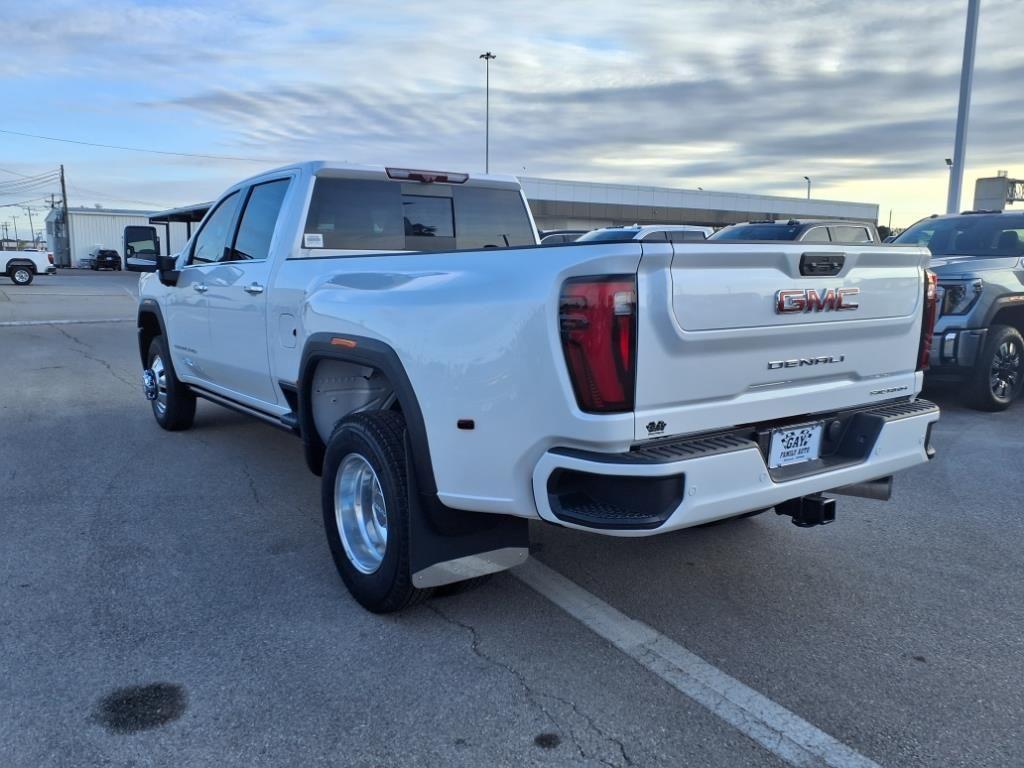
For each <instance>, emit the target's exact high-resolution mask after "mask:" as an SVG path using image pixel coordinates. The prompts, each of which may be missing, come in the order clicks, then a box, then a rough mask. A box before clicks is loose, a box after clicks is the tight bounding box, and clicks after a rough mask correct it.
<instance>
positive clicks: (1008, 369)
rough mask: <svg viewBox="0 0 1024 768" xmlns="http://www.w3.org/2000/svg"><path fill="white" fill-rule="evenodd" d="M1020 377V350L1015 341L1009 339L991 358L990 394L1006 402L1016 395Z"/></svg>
mask: <svg viewBox="0 0 1024 768" xmlns="http://www.w3.org/2000/svg"><path fill="white" fill-rule="evenodd" d="M1020 377H1021V349H1020V347H1019V346H1018V345H1017V342H1016V341H1013V340H1012V339H1009V340H1007V341H1004V342H1003V343H1002V344H1000V345H999V349H997V350H996V354H995V356H993V358H992V370H991V371H990V378H989V386H991V387H992V394H993V395H995V396H996V397H998V398H1000V399H1001V400H1006V399H1009V398H1011V397H1013V395H1014V394H1015V393H1016V391H1017V385H1018V383H1019V382H1020Z"/></svg>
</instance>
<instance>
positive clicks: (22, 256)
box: [0, 250, 57, 285]
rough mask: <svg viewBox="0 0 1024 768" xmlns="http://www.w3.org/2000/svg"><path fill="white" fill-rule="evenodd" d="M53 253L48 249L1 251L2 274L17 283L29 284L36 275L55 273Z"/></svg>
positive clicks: (0, 273)
mask: <svg viewBox="0 0 1024 768" xmlns="http://www.w3.org/2000/svg"><path fill="white" fill-rule="evenodd" d="M55 274H57V267H55V266H54V264H53V254H52V253H50V252H48V251H35V250H27V251H0V275H5V276H6V277H8V278H10V280H11V282H12V283H14V284H15V285H28V284H29V283H31V282H32V280H33V279H34V278H35V276H36V275H55Z"/></svg>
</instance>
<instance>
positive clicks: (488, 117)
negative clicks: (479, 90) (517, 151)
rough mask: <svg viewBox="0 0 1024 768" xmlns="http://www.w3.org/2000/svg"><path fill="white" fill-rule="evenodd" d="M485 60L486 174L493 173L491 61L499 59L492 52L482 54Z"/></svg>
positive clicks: (481, 56)
mask: <svg viewBox="0 0 1024 768" xmlns="http://www.w3.org/2000/svg"><path fill="white" fill-rule="evenodd" d="M480 58H481V59H483V60H484V103H485V108H484V109H485V111H484V173H490V172H491V59H496V58H498V57H497V56H495V55H494V54H493V53H491V52H490V51H487V53H481V54H480Z"/></svg>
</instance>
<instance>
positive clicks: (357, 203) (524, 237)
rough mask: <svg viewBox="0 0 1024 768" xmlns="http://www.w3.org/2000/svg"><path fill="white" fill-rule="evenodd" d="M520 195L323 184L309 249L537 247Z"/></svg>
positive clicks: (310, 222) (316, 196)
mask: <svg viewBox="0 0 1024 768" xmlns="http://www.w3.org/2000/svg"><path fill="white" fill-rule="evenodd" d="M536 243H537V241H536V236H535V234H534V230H533V227H532V225H531V223H530V217H529V213H528V211H527V210H526V205H525V203H524V202H523V198H522V195H521V194H520V192H519V190H518V189H512V188H509V189H500V188H491V187H485V186H475V185H472V184H469V185H465V186H463V185H455V184H441V183H435V184H424V183H420V182H399V181H386V180H379V181H378V180H369V179H345V178H331V177H321V178H318V179H317V180H316V182H315V184H314V187H313V195H312V199H311V200H310V204H309V211H308V213H307V216H306V224H305V228H304V231H303V239H302V245H303V247H304V248H312V249H319V248H323V249H326V250H352V251H450V250H468V249H475V248H503V247H514V246H523V245H536Z"/></svg>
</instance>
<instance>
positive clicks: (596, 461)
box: [138, 162, 939, 612]
mask: <svg viewBox="0 0 1024 768" xmlns="http://www.w3.org/2000/svg"><path fill="white" fill-rule="evenodd" d="M536 243H537V232H536V228H535V226H534V223H533V219H532V217H531V215H530V211H529V207H528V205H527V203H526V200H525V198H524V197H523V194H522V191H521V190H520V188H519V185H518V183H517V182H516V180H515V179H514V178H511V177H502V176H473V177H469V176H467V175H465V174H454V173H443V172H431V171H412V170H407V169H396V168H369V167H352V166H344V165H338V164H330V163H324V162H307V163H301V164H297V165H293V166H288V167H285V168H280V169H277V170H274V171H270V172H267V173H264V174H261V175H259V176H256V177H253V178H251V179H247V180H245V181H242V182H240V183H238V184H236V185H235V186H233V187H231V188H230V189H229V190H227V192H225V193H224V195H223V196H222V197H221V198H220V199H219V200H218V201H217V202H216V203H215V204H214V205H213V206H212V207H211V209H210V211H209V213H208V214H207V215H206V218H205V219H204V220H203V222H202V224H201V226H200V227H199V228H198V229H197V231H196V232H195V233H194V234H193V236H192V238H191V239H190V241H189V242H188V244H187V245H186V247H185V248H184V250H183V251H182V252H181V253H180V254H178V255H177V256H162V257H160V258H159V270H158V271H157V272H156V273H152V274H145V275H143V276H142V277H141V278H140V306H139V315H138V333H139V350H140V353H141V356H142V364H143V367H144V369H145V370H144V373H143V384H144V389H145V393H146V396H147V397H148V398H149V399H150V400H151V401H152V407H153V413H154V415H155V416H156V420H157V422H158V423H159V424H160V426H162V427H163V428H165V429H169V430H177V429H185V428H187V427H189V426H191V424H192V422H193V418H194V415H195V407H196V398H197V397H201V398H205V399H207V400H210V401H213V402H215V403H219V404H221V405H224V406H227V407H229V408H234V409H236V410H239V411H242V412H244V413H247V414H250V415H252V416H256V417H258V418H260V419H263V420H265V421H267V422H270V423H272V424H275V425H277V426H279V427H283V428H285V429H287V430H291V431H292V432H294V433H296V434H297V435H299V436H300V437H301V439H302V442H303V444H304V447H305V456H306V461H307V463H308V465H309V468H310V469H311V470H312V471H313V472H314V473H316V474H318V475H321V476H322V478H323V480H322V504H323V517H324V524H325V527H326V533H327V539H328V542H329V544H330V549H331V553H332V555H333V558H334V561H335V563H336V565H337V568H338V571H339V572H340V574H341V577H342V579H343V580H344V582H345V584H346V585H347V586H348V588H349V590H350V591H351V593H352V594H353V596H354V597H355V598H356V599H357V600H358V601H359V602H360V603H361V604H362V605H363V606H365V607H366V608H368V609H370V610H373V611H378V612H384V611H394V610H398V609H401V608H402V607H404V606H407V605H409V604H411V603H412V602H414V601H416V600H419V599H422V598H423V597H425V596H426V595H427V594H429V592H430V590H431V588H433V587H437V586H440V585H443V584H449V583H453V582H457V581H460V580H466V579H472V578H474V577H478V576H482V575H485V574H488V573H491V572H494V571H498V570H501V569H503V568H508V567H511V566H514V565H516V564H518V563H520V562H522V561H523V560H525V559H526V557H527V555H528V540H527V522H528V521H529V520H544V521H547V522H549V523H553V524H555V525H561V526H566V527H569V528H577V529H580V530H586V531H592V532H598V533H604V534H608V535H615V536H648V535H652V534H657V533H663V532H666V531H673V530H677V529H680V528H686V527H688V526H693V525H698V524H701V523H707V522H709V521H713V520H719V519H722V518H727V517H735V516H740V515H745V514H751V513H754V512H757V511H762V510H764V509H768V508H772V507H774V508H775V510H776V512H778V513H779V514H784V515H789V516H790V517H791V518H792V520H793V522H794V523H796V524H798V525H801V526H811V525H816V524H821V523H826V522H830V521H831V520H833V519H834V514H835V512H834V505H835V500H834V498H832V497H825V496H822V495H821V494H822V493H823V492H833V493H839V494H842V493H846V494H851V495H861V496H868V497H872V498H888V495H889V489H890V487H891V478H892V475H893V473H895V472H898V471H899V470H903V469H907V468H908V467H912V466H914V465H915V464H920V463H922V462H925V461H927V460H928V459H929V458H930V457H931V456H932V454H933V449H932V447H931V444H930V437H931V428H932V424H933V423H934V422H935V421H936V420H937V419H938V417H939V411H938V408H937V407H936V406H935V405H933V404H931V403H929V402H926V401H924V400H920V399H917V395H918V392H919V390H920V388H921V383H922V368H923V367H924V365H925V363H926V361H927V360H928V352H929V345H930V343H931V328H932V324H933V313H934V296H935V286H934V280H933V276H932V275H931V274H930V273H928V272H927V270H926V265H927V263H928V251H927V250H926V249H924V248H919V247H892V246H881V245H867V246H849V245H834V246H833V245H827V244H821V243H814V244H807V243H782V242H766V243H744V242H735V241H725V242H714V241H711V242H677V243H671V242H664V241H663V242H650V243H649V242H616V243H569V244H565V245H561V246H553V247H540V246H537V245H536Z"/></svg>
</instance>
